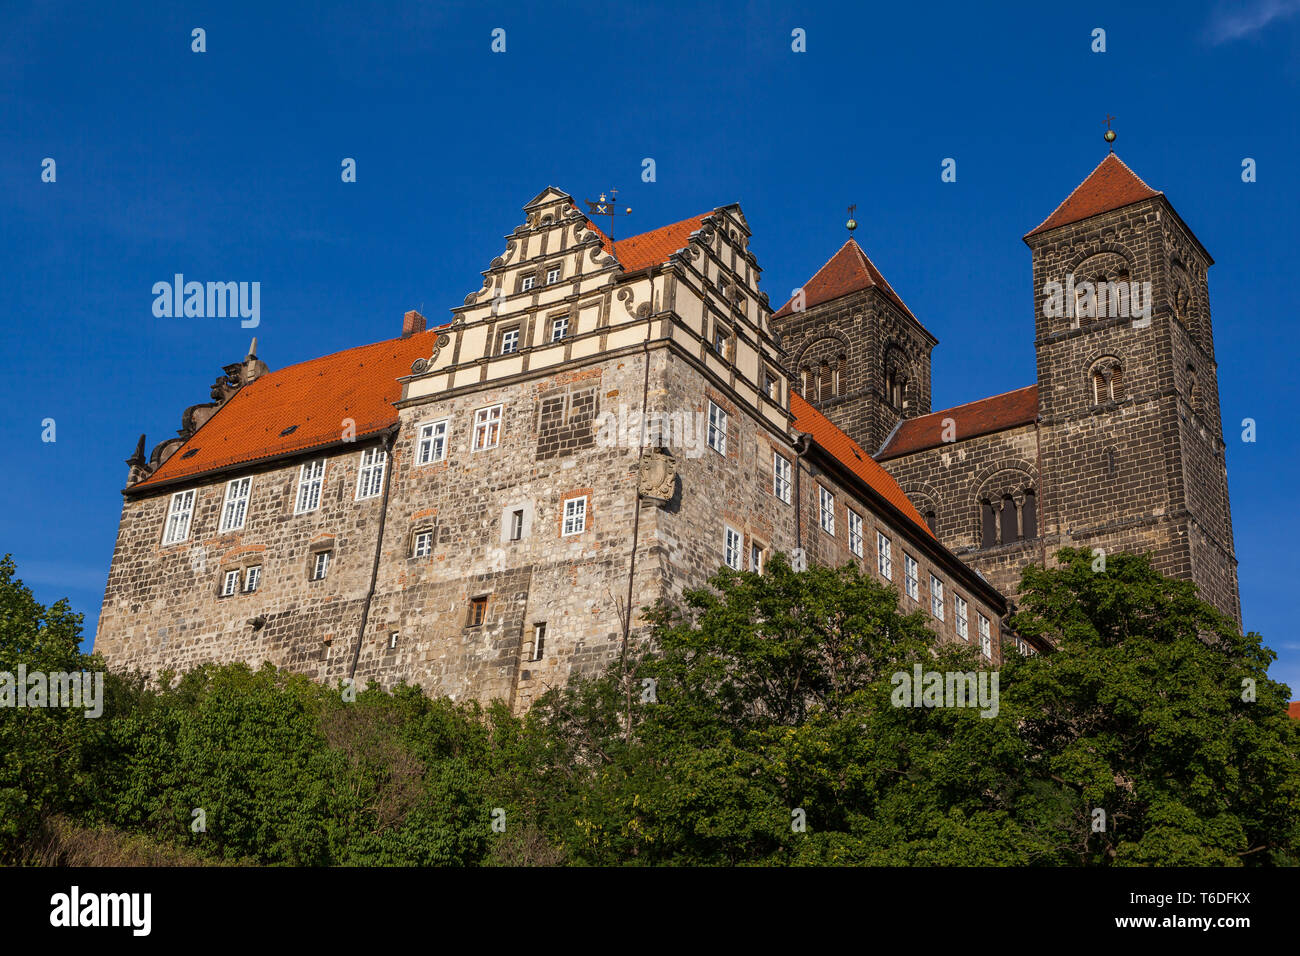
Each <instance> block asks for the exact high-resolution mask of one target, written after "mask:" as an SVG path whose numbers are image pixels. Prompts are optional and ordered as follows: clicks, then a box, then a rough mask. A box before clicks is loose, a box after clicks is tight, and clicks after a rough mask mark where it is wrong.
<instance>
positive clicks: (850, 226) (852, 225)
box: [844, 203, 858, 239]
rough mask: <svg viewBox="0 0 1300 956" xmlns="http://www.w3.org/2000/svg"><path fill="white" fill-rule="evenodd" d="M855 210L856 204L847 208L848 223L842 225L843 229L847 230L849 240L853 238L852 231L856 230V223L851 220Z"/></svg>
mask: <svg viewBox="0 0 1300 956" xmlns="http://www.w3.org/2000/svg"><path fill="white" fill-rule="evenodd" d="M857 208H858V207H857V204H856V203H854V204H853V205H852V206H850V207H849V221H848V222H846V223H845V224H844V226H845V228H847V229H848V230H849V238H850V239H852V238H853V230H854V229H856V228H858V221H857V220H856V219H854V218H853V213H854V211H855V210H856V209H857Z"/></svg>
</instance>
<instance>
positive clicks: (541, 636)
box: [530, 621, 546, 661]
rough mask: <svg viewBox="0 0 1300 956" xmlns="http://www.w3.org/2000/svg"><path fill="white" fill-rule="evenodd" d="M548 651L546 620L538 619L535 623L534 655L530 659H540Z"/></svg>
mask: <svg viewBox="0 0 1300 956" xmlns="http://www.w3.org/2000/svg"><path fill="white" fill-rule="evenodd" d="M545 652H546V622H545V621H538V622H537V623H536V624H534V625H533V656H532V657H531V658H530V660H534V661H540V660H541V659H542V655H543V654H544V653H545Z"/></svg>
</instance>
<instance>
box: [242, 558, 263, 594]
mask: <svg viewBox="0 0 1300 956" xmlns="http://www.w3.org/2000/svg"><path fill="white" fill-rule="evenodd" d="M261 583H262V566H261V565H260V564H255V565H253V566H252V567H251V568H249V569H248V570H246V571H245V572H244V593H245V594H251V593H252V592H254V591H256V590H257V586H258V585H259V584H261Z"/></svg>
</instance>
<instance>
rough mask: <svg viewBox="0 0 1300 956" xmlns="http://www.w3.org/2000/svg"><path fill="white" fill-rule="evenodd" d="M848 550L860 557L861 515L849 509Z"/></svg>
mask: <svg viewBox="0 0 1300 956" xmlns="http://www.w3.org/2000/svg"><path fill="white" fill-rule="evenodd" d="M849 550H850V551H852V552H853V553H854V554H855V555H857V556H858V557H859V558H860V557H862V515H860V514H858V513H857V512H855V511H854V510H853V509H852V508H850V509H849Z"/></svg>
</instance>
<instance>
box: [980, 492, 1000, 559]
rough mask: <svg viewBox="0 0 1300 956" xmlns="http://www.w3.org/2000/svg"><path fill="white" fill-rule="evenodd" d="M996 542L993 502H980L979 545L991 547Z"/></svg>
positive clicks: (995, 520)
mask: <svg viewBox="0 0 1300 956" xmlns="http://www.w3.org/2000/svg"><path fill="white" fill-rule="evenodd" d="M997 543H998V523H997V515H996V513H995V512H994V510H993V502H991V501H981V502H980V547H981V548H992V547H994V546H995V545H996V544H997Z"/></svg>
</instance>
